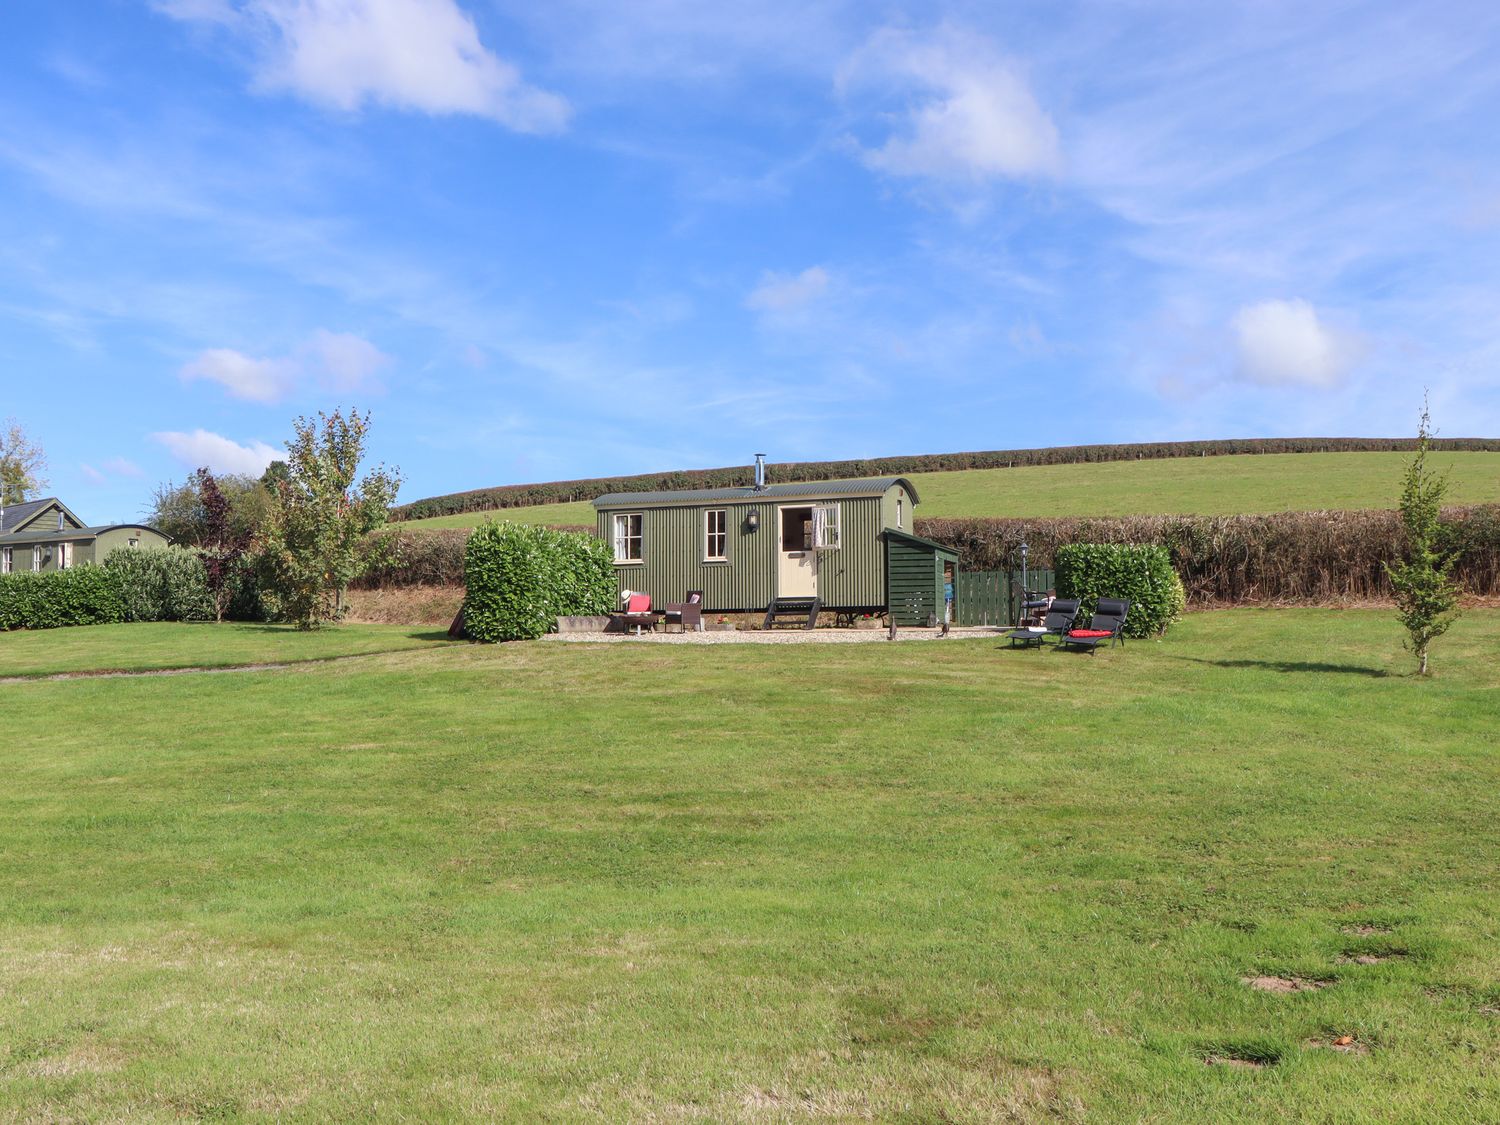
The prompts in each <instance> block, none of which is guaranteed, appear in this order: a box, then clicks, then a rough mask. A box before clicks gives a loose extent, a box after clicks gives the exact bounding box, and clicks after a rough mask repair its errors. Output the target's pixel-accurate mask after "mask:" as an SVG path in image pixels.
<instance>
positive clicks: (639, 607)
mask: <svg viewBox="0 0 1500 1125" xmlns="http://www.w3.org/2000/svg"><path fill="white" fill-rule="evenodd" d="M625 612H626V613H650V612H651V595H650V594H631V595H630V600H629V601H628V602H626V603H625Z"/></svg>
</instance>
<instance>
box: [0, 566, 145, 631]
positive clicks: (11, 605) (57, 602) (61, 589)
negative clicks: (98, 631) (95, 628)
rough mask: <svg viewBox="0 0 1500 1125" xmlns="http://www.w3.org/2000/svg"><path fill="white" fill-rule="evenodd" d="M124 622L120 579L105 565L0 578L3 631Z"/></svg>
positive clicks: (0, 622)
mask: <svg viewBox="0 0 1500 1125" xmlns="http://www.w3.org/2000/svg"><path fill="white" fill-rule="evenodd" d="M124 620H125V599H124V598H123V597H122V596H121V592H120V580H119V578H118V576H116V575H114V574H112V573H110V572H109V571H107V570H105V569H104V568H103V567H102V566H88V565H85V566H77V567H71V568H69V569H68V570H49V571H42V572H33V571H29V570H28V571H22V572H20V573H18V574H4V575H0V629H56V628H58V627H59V626H62V625H112V624H114V623H116V622H119V621H124Z"/></svg>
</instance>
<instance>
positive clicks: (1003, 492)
mask: <svg viewBox="0 0 1500 1125" xmlns="http://www.w3.org/2000/svg"><path fill="white" fill-rule="evenodd" d="M1407 456H1408V455H1407V454H1405V453H1271V454H1241V455H1236V456H1231V457H1197V458H1194V457H1180V458H1172V459H1166V460H1159V461H1106V462H1100V463H1098V464H1088V465H1034V466H1027V467H1025V468H1019V469H970V470H964V471H960V472H951V473H915V474H913V475H912V478H911V479H912V481H913V483H915V484H916V486H917V492H918V494H919V495H920V496H921V501H922V502H921V506H920V507H919V508H918V515H921V516H1110V515H1115V516H1119V515H1150V514H1153V513H1157V512H1168V513H1171V514H1174V515H1192V514H1201V515H1234V514H1236V513H1240V512H1293V511H1318V510H1321V509H1341V508H1352V509H1362V508H1394V507H1395V506H1396V497H1397V493H1398V492H1399V489H1400V478H1401V470H1402V467H1403V466H1404V465H1405V463H1406V461H1407ZM1431 463H1432V464H1434V465H1435V466H1437V467H1438V468H1439V469H1446V470H1448V472H1449V473H1450V479H1451V487H1450V490H1449V495H1448V500H1447V502H1448V503H1450V504H1488V503H1496V502H1500V453H1434V454H1432V455H1431ZM774 472H775V467H774V466H773V467H772V475H773V479H774ZM490 517H495V518H499V519H507V520H513V521H514V522H516V523H543V524H584V525H586V526H589V527H592V526H593V525H594V509H593V507H592V505H589V504H586V503H584V504H543V505H538V506H536V507H532V508H507V509H505V510H504V511H502V512H465V513H463V514H461V515H456V516H439V517H436V518H434V519H427V520H412V521H411V522H409V523H406V524H403V525H402V526H404V527H409V528H413V529H423V528H426V529H436V528H445V527H459V528H463V527H478V526H479V524H480V523H482V522H483V521H484V520H485V519H487V518H490Z"/></svg>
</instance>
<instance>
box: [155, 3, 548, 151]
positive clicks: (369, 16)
mask: <svg viewBox="0 0 1500 1125" xmlns="http://www.w3.org/2000/svg"><path fill="white" fill-rule="evenodd" d="M156 8H157V10H158V11H160V12H162V13H163V14H165V15H168V16H171V17H173V18H175V19H183V20H190V21H194V22H206V23H214V24H221V25H225V26H229V27H231V28H233V29H235V30H237V31H239V32H241V33H244V34H249V35H251V36H253V37H254V38H255V40H256V41H258V42H259V44H260V45H261V46H262V48H263V57H262V59H261V65H260V69H259V72H258V74H257V82H258V84H259V85H260V86H262V87H263V88H265V89H270V90H287V91H290V92H292V93H294V94H297V95H300V96H301V97H304V98H306V99H308V100H309V101H312V102H315V103H317V104H319V105H324V106H330V107H332V108H335V109H340V110H345V111H353V110H357V109H360V108H361V107H362V106H364V105H365V104H366V103H373V104H375V105H384V106H390V107H392V108H396V109H408V110H416V111H418V112H421V113H430V114H449V113H467V114H474V115H476V116H479V117H488V118H491V119H492V120H495V121H498V122H499V123H500V124H502V125H505V126H507V127H508V128H511V129H514V130H516V131H518V132H522V133H552V132H557V131H559V130H561V129H563V128H564V127H566V125H567V123H568V118H569V115H570V112H571V111H570V109H569V106H568V102H567V100H566V99H565V98H563V97H561V96H559V95H557V94H553V93H550V92H548V91H546V90H542V89H539V88H538V87H536V86H532V85H530V84H529V83H527V82H525V81H524V80H523V79H522V78H521V74H520V71H519V70H517V69H516V67H514V66H513V65H511V64H510V63H508V62H506V61H505V60H503V59H501V58H499V57H498V56H497V55H495V54H494V53H493V52H492V51H490V50H489V49H488V48H486V47H485V46H484V44H483V43H482V42H480V39H479V31H478V29H477V28H476V27H475V26H474V21H473V19H472V18H470V16H469V15H468V13H466V12H465V11H464V10H463V9H461V8H460V7H459V6H458V5H457V4H456V3H454V0H241V2H240V3H239V4H238V5H237V6H234V7H231V6H230V5H229V4H228V3H220V2H215V0H158V3H157V4H156Z"/></svg>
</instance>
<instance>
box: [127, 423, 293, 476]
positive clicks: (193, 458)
mask: <svg viewBox="0 0 1500 1125" xmlns="http://www.w3.org/2000/svg"><path fill="white" fill-rule="evenodd" d="M151 440H152V441H154V442H157V443H158V444H160V445H161V446H163V447H165V449H166V450H167V452H169V453H170V454H171V455H172V456H173V457H175V458H176V459H177V461H178V462H179V463H180V464H182V465H183V466H184V467H186V468H189V469H196V468H199V467H202V466H207V467H208V468H210V469H212V470H213V471H214V472H216V473H249V474H252V475H254V474H258V473H263V472H265V470H266V466H267V465H269V464H270V463H271V462H272V461H274V460H276V459H277V458H278V457H281V456H283V454H282V453H281V452H280V451H279V450H277V449H275V448H273V447H272V446H269V445H267V444H266V443H265V442H263V441H251V442H249V443H247V444H245V445H241V444H240V443H239V442H237V441H233V440H231V439H230V438H227V437H224V436H223V435H222V434H216V433H213V432H212V431H210V430H193V431H192V432H191V433H181V432H178V431H173V430H168V431H164V432H161V433H155V434H152V435H151Z"/></svg>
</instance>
